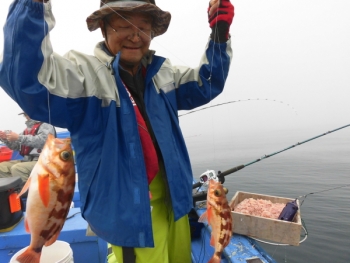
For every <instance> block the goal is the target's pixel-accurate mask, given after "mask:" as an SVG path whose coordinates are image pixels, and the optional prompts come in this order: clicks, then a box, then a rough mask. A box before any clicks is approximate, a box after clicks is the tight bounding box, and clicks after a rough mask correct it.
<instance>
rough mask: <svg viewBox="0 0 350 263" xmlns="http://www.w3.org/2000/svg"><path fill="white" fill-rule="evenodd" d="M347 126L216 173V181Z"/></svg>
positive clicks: (194, 185)
mask: <svg viewBox="0 0 350 263" xmlns="http://www.w3.org/2000/svg"><path fill="white" fill-rule="evenodd" d="M349 126H350V124H348V125H345V126H342V127H339V128H337V129H334V130H331V131H328V132H325V133H322V134H320V135H318V136H315V137H312V138H310V139H307V140H305V141H302V142H297V143H296V144H293V145H291V146H289V147H287V148H284V149H282V150H280V151H277V152H274V153H271V154H265V155H264V156H262V157H260V158H258V159H256V160H254V161H251V162H249V163H246V164H241V165H238V166H236V167H233V168H231V169H228V170H226V171H224V172H219V173H218V176H217V177H218V180H219V181H220V182H221V183H223V181H225V179H224V176H226V175H229V174H232V173H234V172H237V171H239V170H242V169H243V168H245V167H247V166H249V165H252V164H254V163H257V162H260V161H261V160H264V159H267V158H269V157H271V156H274V155H276V154H279V153H281V152H285V151H287V150H289V149H292V148H295V147H297V146H299V145H302V144H304V143H307V142H309V141H312V140H315V139H317V138H320V137H322V136H325V135H327V134H330V133H332V132H335V131H339V130H341V129H344V128H346V127H349ZM208 179H210V178H208V177H207V178H205V177H203V178H200V180H199V182H197V183H195V184H193V186H192V189H195V188H197V187H200V186H202V185H203V184H204V183H205V182H207V181H208Z"/></svg>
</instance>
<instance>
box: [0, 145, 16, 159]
mask: <svg viewBox="0 0 350 263" xmlns="http://www.w3.org/2000/svg"><path fill="white" fill-rule="evenodd" d="M12 152H13V151H12V150H11V149H10V148H8V147H6V146H0V162H4V161H9V160H11V157H12Z"/></svg>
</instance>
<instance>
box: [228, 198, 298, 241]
mask: <svg viewBox="0 0 350 263" xmlns="http://www.w3.org/2000/svg"><path fill="white" fill-rule="evenodd" d="M247 198H254V199H263V200H269V201H271V202H272V203H284V204H287V203H288V202H290V201H293V200H294V199H290V198H284V197H277V196H270V195H262V194H255V193H247V192H241V191H237V192H236V194H235V195H234V197H233V198H232V199H231V201H230V207H231V215H232V219H233V233H236V234H241V235H246V236H249V237H252V238H256V239H261V240H265V241H272V242H274V243H278V244H289V245H292V246H299V242H300V232H301V228H302V225H301V217H300V205H299V200H297V205H298V207H299V209H298V211H297V213H296V215H295V217H294V220H293V221H292V222H290V221H283V220H280V219H271V218H265V217H259V216H252V215H247V214H243V213H239V212H235V211H232V210H233V208H234V207H236V206H237V205H238V204H239V203H240V202H242V201H243V200H244V199H247Z"/></svg>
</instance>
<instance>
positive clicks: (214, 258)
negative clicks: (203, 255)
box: [208, 252, 221, 263]
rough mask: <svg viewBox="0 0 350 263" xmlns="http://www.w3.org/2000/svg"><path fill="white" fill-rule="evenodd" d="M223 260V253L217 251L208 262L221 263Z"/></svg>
mask: <svg viewBox="0 0 350 263" xmlns="http://www.w3.org/2000/svg"><path fill="white" fill-rule="evenodd" d="M220 262H221V253H220V252H215V253H214V255H213V256H212V258H211V259H210V260H209V261H208V263H220Z"/></svg>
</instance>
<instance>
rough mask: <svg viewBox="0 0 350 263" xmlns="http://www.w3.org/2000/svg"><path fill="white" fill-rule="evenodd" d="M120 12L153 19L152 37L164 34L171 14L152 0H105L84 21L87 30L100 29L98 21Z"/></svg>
mask: <svg viewBox="0 0 350 263" xmlns="http://www.w3.org/2000/svg"><path fill="white" fill-rule="evenodd" d="M120 11H123V12H135V13H144V14H148V15H150V16H151V17H152V18H153V21H152V31H153V32H154V36H159V35H162V34H164V33H165V32H166V31H167V29H168V27H169V24H170V19H171V14H170V13H169V12H166V11H163V10H161V9H160V8H159V7H158V6H156V5H155V2H154V0H138V1H129V0H114V1H113V0H105V1H101V5H100V9H99V10H97V11H95V12H93V13H92V14H91V15H90V16H88V18H87V19H86V23H87V27H88V29H89V30H90V31H94V30H96V29H98V28H99V27H100V25H99V21H100V20H101V19H104V18H105V17H106V16H108V15H110V14H113V13H118V12H120Z"/></svg>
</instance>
